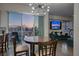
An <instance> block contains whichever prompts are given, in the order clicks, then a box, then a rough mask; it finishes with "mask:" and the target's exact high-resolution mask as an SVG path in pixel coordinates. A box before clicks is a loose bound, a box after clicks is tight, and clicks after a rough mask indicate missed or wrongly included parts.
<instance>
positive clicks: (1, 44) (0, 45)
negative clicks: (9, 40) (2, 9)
mask: <svg viewBox="0 0 79 59" xmlns="http://www.w3.org/2000/svg"><path fill="white" fill-rule="evenodd" d="M3 41H4V31H2V35H1V36H0V54H1V55H2V56H3V55H4V52H3V44H4V42H3Z"/></svg>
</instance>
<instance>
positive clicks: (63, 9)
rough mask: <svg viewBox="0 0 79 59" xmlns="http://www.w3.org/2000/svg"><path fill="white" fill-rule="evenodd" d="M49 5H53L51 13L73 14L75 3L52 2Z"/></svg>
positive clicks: (59, 14)
mask: <svg viewBox="0 0 79 59" xmlns="http://www.w3.org/2000/svg"><path fill="white" fill-rule="evenodd" d="M49 5H50V7H51V9H50V12H49V14H50V15H57V16H73V13H74V4H72V3H52V4H49Z"/></svg>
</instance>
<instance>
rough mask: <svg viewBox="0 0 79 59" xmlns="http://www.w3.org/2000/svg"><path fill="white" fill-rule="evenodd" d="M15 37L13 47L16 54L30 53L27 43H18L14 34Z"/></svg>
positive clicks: (13, 37)
mask: <svg viewBox="0 0 79 59" xmlns="http://www.w3.org/2000/svg"><path fill="white" fill-rule="evenodd" d="M12 39H13V49H14V56H22V55H24V54H26V55H29V54H28V52H29V48H28V46H27V45H22V44H17V43H16V38H15V36H12Z"/></svg>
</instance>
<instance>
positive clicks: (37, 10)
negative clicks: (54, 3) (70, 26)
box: [29, 3, 50, 15]
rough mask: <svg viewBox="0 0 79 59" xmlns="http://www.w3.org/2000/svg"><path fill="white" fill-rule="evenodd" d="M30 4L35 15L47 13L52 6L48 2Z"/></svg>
mask: <svg viewBox="0 0 79 59" xmlns="http://www.w3.org/2000/svg"><path fill="white" fill-rule="evenodd" d="M29 6H30V7H31V9H32V10H31V13H32V14H33V15H46V14H47V13H48V12H49V11H50V7H49V6H48V5H47V4H42V3H30V4H29Z"/></svg>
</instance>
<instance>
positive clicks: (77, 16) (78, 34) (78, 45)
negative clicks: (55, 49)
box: [74, 3, 79, 56]
mask: <svg viewBox="0 0 79 59" xmlns="http://www.w3.org/2000/svg"><path fill="white" fill-rule="evenodd" d="M74 55H75V56H79V4H78V3H76V4H74Z"/></svg>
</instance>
